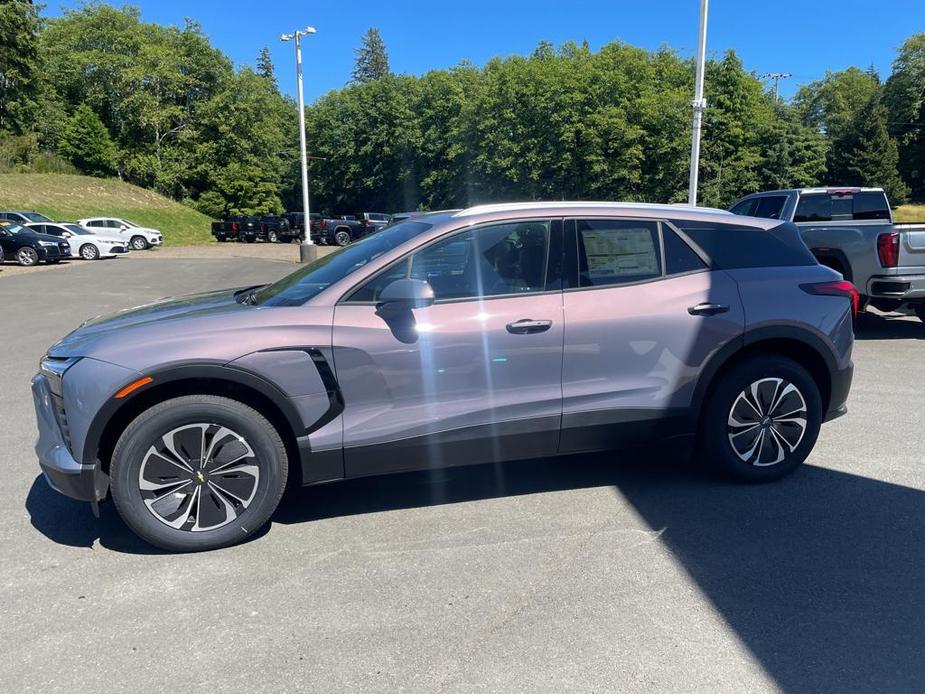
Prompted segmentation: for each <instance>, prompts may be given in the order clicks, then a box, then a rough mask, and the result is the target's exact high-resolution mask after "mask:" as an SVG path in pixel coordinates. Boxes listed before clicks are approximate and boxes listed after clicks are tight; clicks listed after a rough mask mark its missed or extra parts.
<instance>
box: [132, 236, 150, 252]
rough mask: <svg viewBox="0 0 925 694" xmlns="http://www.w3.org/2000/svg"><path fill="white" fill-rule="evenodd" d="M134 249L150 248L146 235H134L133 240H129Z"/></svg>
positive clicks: (144, 249)
mask: <svg viewBox="0 0 925 694" xmlns="http://www.w3.org/2000/svg"><path fill="white" fill-rule="evenodd" d="M129 245H131V247H132V250H133V251H146V250H148V239H146V238H145V237H144V236H133V237H132V240H131V241H129Z"/></svg>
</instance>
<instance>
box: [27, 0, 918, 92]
mask: <svg viewBox="0 0 925 694" xmlns="http://www.w3.org/2000/svg"><path fill="white" fill-rule="evenodd" d="M79 4H80V3H79V2H77V1H67V2H63V3H62V2H55V0H50V1H49V3H48V7H47V9H46V11H45V14H46V15H49V16H54V15H57V14H60V12H61V8H62V7H75V6H78V5H79ZM111 4H114V5H121V4H122V3H121V2H113V3H111ZM131 4H135V5H137V6H139V7H140V8H141V11H142V16H143V18H144V19H145V20H146V21H153V22H158V23H162V24H182V22H183V19H184V17H193V18H195V19H198V20H199V22H200V23H201V24H202V27H203V29H204V30H205V32H206V33H207V34H208V35H209V37H210V38H211V40H212V42H213V43H214V44H215V45H217V46H218V47H219V48H221V49H222V50H223V51H224V52H225V53H226V54H227V55H229V56H230V57H231V58H232V59H233V60H234V61H235V62H236V63H238V64H243V63H250V64H253V63H254V61H255V58H256V55H257V51H258V50H259V49H260V47H261V46H263V45H267V46H269V47H270V50H271V51H272V53H273V60H274V63H275V64H276V69H277V75H278V77H279V81H280V86H281V87H282V88H283V89H284V90H285V91H287V92H288V93H290V94H294V93H295V66H294V64H293V63H294V60H295V56H294V49H293V47H292V44H291V43H290V44H283V43H280V41H279V34H280V33H282V32H284V31H290V30H292V29H294V28H297V27H300V26H304V25H306V24H311V25H314V26H315V27H316V28H317V29H318V34H316V35H315V36H313V37H310V38H309V39H307V41H306V44H305V63H306V65H305V79H306V83H305V89H306V99H307V100H309V101H311V100H313V99H315V98H317V97H318V96H320V95H321V94H324V93H325V92H327V91H328V90H331V89H336V88H339V87H341V86H343V84H344V83H345V82H347V81H348V80H349V79H350V71H351V69H352V67H353V59H354V53H353V49H354V48H355V47H356V46H357V45H358V44H359V40H360V36H361V35H362V34H363V32H365V31H366V29H367V28H368V27H371V26H375V27H378V28H379V30H380V31H381V32H382V35H383V38H384V39H385V42H386V46H387V48H388V50H389V56H390V59H391V63H392V69H393V71H395V72H405V73H412V74H421V73H424V72H426V71H428V70H431V69H437V68H445V67H450V66H452V65H455V64H456V63H459V62H460V61H461V60H463V59H468V60H470V61H472V62H473V63H475V64H477V65H481V64H483V63H484V62H485V61H486V60H488V59H489V58H491V57H492V56H495V55H502V56H504V55H511V54H526V53H529V52H530V51H532V50H533V48H534V47H535V46H536V44H537V43H538V42H539V41H540V40H541V39H547V40H549V41H552V42H554V43H556V44H559V43H562V42H564V41H567V40H569V39H574V40H576V41H583V40H587V41H588V42H589V43H590V45H591V47H592V48H595V49H596V48H598V47H599V46H601V45H602V44H605V43H607V42H609V41H612V40H614V39H620V40H622V41H625V42H626V43H630V44H633V45H636V46H642V47H644V48H658V47H659V46H661V45H663V44H667V45H668V46H671V47H673V48H675V49H676V50H678V51H679V52H680V53H681V54H683V55H692V54H693V53H694V51H695V48H696V42H697V21H698V11H699V0H636V1H632V0H571V1H569V2H566V1H563V0H493V1H489V0H436V1H432V2H411V1H410V0H341V1H340V2H307V1H306V0H263V1H262V2H253V1H252V0H251V1H246V0H196V1H195V2H191V1H190V0H135V2H133V3H131ZM921 31H925V0H877V1H876V2H871V1H870V0H864V1H863V2H859V1H856V0H802V1H796V0H773V2H768V1H767V0H713V1H712V2H711V3H710V26H709V31H708V37H707V49H708V52H709V53H710V54H712V55H720V54H722V52H723V51H725V50H726V49H727V48H734V49H735V50H736V51H737V52H738V53H739V55H741V56H742V58H743V60H744V61H745V65H746V67H747V68H749V69H753V70H756V71H757V72H759V73H764V72H790V73H793V75H794V77H793V78H791V79H788V80H784V81H783V82H782V83H781V93H782V94H783V95H785V96H790V95H791V94H792V93H793V92H795V91H796V88H797V87H798V86H799V85H800V84H805V83H807V82H811V81H813V80H815V79H818V78H820V77H822V76H823V75H824V74H825V71H826V70H827V69H830V70H839V69H843V68H845V67H848V66H850V65H858V66H860V67H865V68H866V67H867V66H868V65H871V64H873V65H874V66H876V67H877V68H878V69H879V70H880V73H881V76H884V77H885V76H887V75H888V74H889V71H890V65H891V63H892V61H893V59H894V57H895V52H896V48H897V47H898V46H899V45H900V44H901V43H902V42H903V40H904V39H906V38H907V37H908V36H910V35H911V34H913V33H915V32H921Z"/></svg>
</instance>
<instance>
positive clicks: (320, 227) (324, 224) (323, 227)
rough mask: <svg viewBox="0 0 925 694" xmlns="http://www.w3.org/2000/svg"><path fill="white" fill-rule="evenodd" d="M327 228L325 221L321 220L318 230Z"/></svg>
mask: <svg viewBox="0 0 925 694" xmlns="http://www.w3.org/2000/svg"><path fill="white" fill-rule="evenodd" d="M327 226H328V222H327V220H324V219H322V220H321V224H320V225H319V226H318V228H319V229H326V228H327Z"/></svg>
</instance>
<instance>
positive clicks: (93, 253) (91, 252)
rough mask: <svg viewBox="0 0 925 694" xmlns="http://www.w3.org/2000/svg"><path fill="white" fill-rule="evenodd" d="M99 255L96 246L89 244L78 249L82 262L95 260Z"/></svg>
mask: <svg viewBox="0 0 925 694" xmlns="http://www.w3.org/2000/svg"><path fill="white" fill-rule="evenodd" d="M99 255H100V252H99V251H98V250H97V249H96V246H93V245H91V244H89V243H85V244H84V245H83V246H81V247H80V257H81V258H83V259H84V260H96V259H97V258H98V257H99Z"/></svg>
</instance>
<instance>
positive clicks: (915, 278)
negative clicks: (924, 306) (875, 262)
mask: <svg viewBox="0 0 925 694" xmlns="http://www.w3.org/2000/svg"><path fill="white" fill-rule="evenodd" d="M867 296H869V297H872V298H876V299H895V300H898V301H925V275H879V276H878V275H874V276H873V277H871V278H870V279H869V280H868V281H867Z"/></svg>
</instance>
